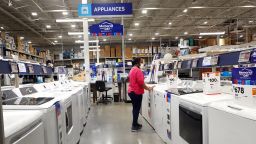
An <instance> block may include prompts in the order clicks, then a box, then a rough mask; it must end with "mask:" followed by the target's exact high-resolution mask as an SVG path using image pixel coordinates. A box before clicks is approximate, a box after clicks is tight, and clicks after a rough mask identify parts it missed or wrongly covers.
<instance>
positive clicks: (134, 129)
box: [132, 126, 142, 132]
mask: <svg viewBox="0 0 256 144" xmlns="http://www.w3.org/2000/svg"><path fill="white" fill-rule="evenodd" d="M141 128H142V127H141V126H132V132H137V131H138V130H140V129H141Z"/></svg>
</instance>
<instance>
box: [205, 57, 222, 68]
mask: <svg viewBox="0 0 256 144" xmlns="http://www.w3.org/2000/svg"><path fill="white" fill-rule="evenodd" d="M218 59H219V57H218V56H213V57H205V58H204V59H203V64H202V65H203V66H214V65H217V64H218Z"/></svg>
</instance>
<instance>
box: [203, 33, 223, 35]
mask: <svg viewBox="0 0 256 144" xmlns="http://www.w3.org/2000/svg"><path fill="white" fill-rule="evenodd" d="M224 34H225V32H207V33H200V35H224Z"/></svg>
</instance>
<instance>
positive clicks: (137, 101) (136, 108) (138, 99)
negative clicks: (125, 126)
mask: <svg viewBox="0 0 256 144" xmlns="http://www.w3.org/2000/svg"><path fill="white" fill-rule="evenodd" d="M128 95H129V96H130V98H131V100H132V107H133V109H132V114H133V121H132V125H133V126H136V125H137V124H138V118H139V113H140V108H141V103H142V95H137V94H135V93H134V92H131V93H129V94H128Z"/></svg>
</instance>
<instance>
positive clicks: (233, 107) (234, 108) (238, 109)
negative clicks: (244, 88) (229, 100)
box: [228, 105, 243, 111]
mask: <svg viewBox="0 0 256 144" xmlns="http://www.w3.org/2000/svg"><path fill="white" fill-rule="evenodd" d="M228 108H231V109H233V110H237V111H241V110H243V109H241V108H238V107H235V106H231V105H228Z"/></svg>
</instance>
